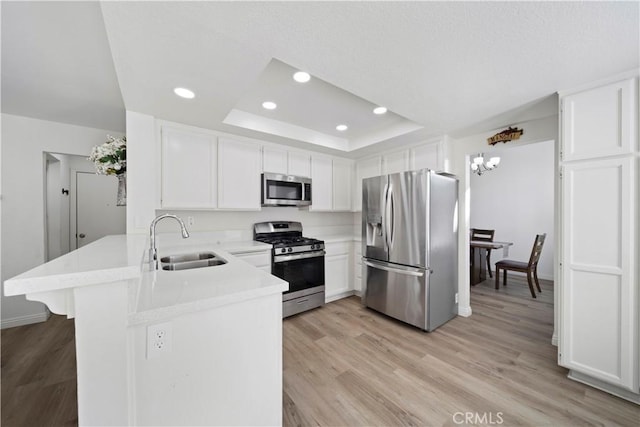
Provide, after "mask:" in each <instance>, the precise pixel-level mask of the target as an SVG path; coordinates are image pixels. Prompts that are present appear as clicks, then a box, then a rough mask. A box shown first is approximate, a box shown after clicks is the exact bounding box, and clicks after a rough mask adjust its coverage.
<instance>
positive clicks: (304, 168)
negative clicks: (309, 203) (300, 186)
mask: <svg viewBox="0 0 640 427" xmlns="http://www.w3.org/2000/svg"><path fill="white" fill-rule="evenodd" d="M262 171H263V172H271V173H281V174H283V175H295V176H302V177H305V178H309V177H311V156H310V155H309V153H305V152H302V151H287V150H286V149H285V148H284V147H279V146H276V145H265V146H264V147H262Z"/></svg>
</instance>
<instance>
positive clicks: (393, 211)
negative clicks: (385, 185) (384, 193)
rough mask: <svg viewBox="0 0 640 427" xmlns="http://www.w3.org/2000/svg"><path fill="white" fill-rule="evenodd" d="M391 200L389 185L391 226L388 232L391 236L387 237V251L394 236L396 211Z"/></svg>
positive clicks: (391, 244) (390, 187) (391, 192)
mask: <svg viewBox="0 0 640 427" xmlns="http://www.w3.org/2000/svg"><path fill="white" fill-rule="evenodd" d="M393 199H394V198H393V187H392V186H391V184H389V207H390V212H391V221H390V222H391V226H390V227H389V232H390V233H391V235H390V237H389V249H391V248H392V247H393V241H394V239H393V238H394V237H395V234H396V210H395V205H394V203H393Z"/></svg>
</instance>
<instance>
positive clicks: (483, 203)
mask: <svg viewBox="0 0 640 427" xmlns="http://www.w3.org/2000/svg"><path fill="white" fill-rule="evenodd" d="M510 144H511V146H505V147H500V148H502V149H501V150H499V151H496V153H495V154H497V155H499V156H500V157H501V162H500V165H499V166H498V168H496V169H495V170H493V171H490V172H487V173H484V174H482V176H478V175H476V174H471V212H470V215H471V221H470V225H471V227H474V228H486V229H494V230H496V234H495V236H494V240H497V241H507V242H513V246H511V247H510V248H509V256H508V258H509V259H514V260H518V261H524V262H526V261H528V260H529V255H530V254H531V248H532V246H533V241H534V239H535V235H536V234H541V233H547V237H546V240H545V244H544V248H543V251H542V256H541V258H540V263H539V265H538V277H540V278H543V279H548V280H553V267H554V263H553V257H554V245H555V238H554V230H553V221H554V180H553V170H554V162H553V159H554V150H555V147H554V142H553V141H546V142H542V143H538V144H527V145H518V144H517V142H514V143H510ZM502 258H504V257H503V256H502V250H497V251H492V253H491V263H492V264H495V262H497V261H499V260H500V259H502ZM491 268H492V270H494V269H495V267H494V266H493V265H492V267H491ZM494 271H495V270H494ZM509 274H511V273H509Z"/></svg>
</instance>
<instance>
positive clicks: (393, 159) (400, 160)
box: [382, 150, 409, 175]
mask: <svg viewBox="0 0 640 427" xmlns="http://www.w3.org/2000/svg"><path fill="white" fill-rule="evenodd" d="M382 166H383V167H382V170H383V174H385V175H388V174H391V173H398V172H405V171H408V170H409V150H402V151H395V152H393V153H388V154H385V155H384V156H383V157H382Z"/></svg>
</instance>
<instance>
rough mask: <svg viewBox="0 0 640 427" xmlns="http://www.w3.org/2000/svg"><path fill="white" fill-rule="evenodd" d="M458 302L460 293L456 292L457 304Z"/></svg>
mask: <svg viewBox="0 0 640 427" xmlns="http://www.w3.org/2000/svg"><path fill="white" fill-rule="evenodd" d="M457 303H458V293H457V292H456V304H457Z"/></svg>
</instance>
